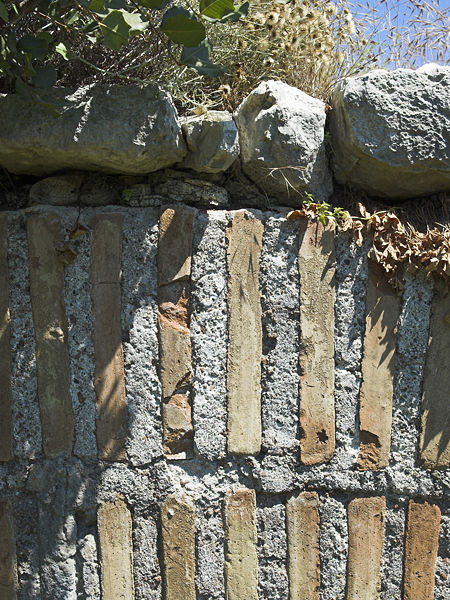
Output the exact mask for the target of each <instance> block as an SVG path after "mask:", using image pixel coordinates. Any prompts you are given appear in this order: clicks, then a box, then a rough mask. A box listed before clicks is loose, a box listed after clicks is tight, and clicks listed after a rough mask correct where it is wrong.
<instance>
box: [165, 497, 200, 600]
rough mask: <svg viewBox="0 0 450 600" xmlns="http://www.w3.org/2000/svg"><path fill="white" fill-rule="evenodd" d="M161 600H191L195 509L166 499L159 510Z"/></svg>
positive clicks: (193, 573)
mask: <svg viewBox="0 0 450 600" xmlns="http://www.w3.org/2000/svg"><path fill="white" fill-rule="evenodd" d="M161 531H162V551H163V577H164V585H165V590H166V595H165V600H180V599H183V600H195V598H196V595H195V508H194V506H193V505H192V503H191V502H190V501H188V500H187V499H185V498H176V497H175V496H169V497H168V498H167V499H166V500H165V502H164V504H163V506H162V508H161Z"/></svg>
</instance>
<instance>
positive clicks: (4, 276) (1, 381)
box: [0, 215, 13, 461]
mask: <svg viewBox="0 0 450 600" xmlns="http://www.w3.org/2000/svg"><path fill="white" fill-rule="evenodd" d="M7 255H8V219H7V217H6V215H0V461H7V460H12V459H13V438H12V412H11V347H10V343H9V341H10V340H9V337H10V323H9V322H10V316H9V301H8V256H7Z"/></svg>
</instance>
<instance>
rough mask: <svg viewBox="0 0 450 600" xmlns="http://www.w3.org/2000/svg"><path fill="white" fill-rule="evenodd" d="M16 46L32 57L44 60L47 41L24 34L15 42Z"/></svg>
mask: <svg viewBox="0 0 450 600" xmlns="http://www.w3.org/2000/svg"><path fill="white" fill-rule="evenodd" d="M17 48H18V49H19V50H22V52H26V53H27V54H31V56H32V58H34V59H36V60H44V58H45V57H46V56H47V52H48V42H47V40H45V39H42V38H37V37H33V36H31V35H24V36H23V37H22V38H20V40H19V41H18V42H17Z"/></svg>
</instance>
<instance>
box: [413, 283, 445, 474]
mask: <svg viewBox="0 0 450 600" xmlns="http://www.w3.org/2000/svg"><path fill="white" fill-rule="evenodd" d="M431 310H432V312H431V324H430V337H429V340H428V351H427V358H426V363H425V369H424V376H423V377H424V379H423V397H422V431H421V435H420V448H419V458H420V460H421V461H422V463H423V464H424V466H426V467H428V468H432V469H433V468H444V469H445V468H448V467H450V401H449V390H450V369H449V368H447V367H446V366H444V365H443V361H446V358H447V357H448V356H450V294H449V295H447V296H441V295H440V294H439V293H438V292H436V294H435V296H434V299H433V304H432V309H431Z"/></svg>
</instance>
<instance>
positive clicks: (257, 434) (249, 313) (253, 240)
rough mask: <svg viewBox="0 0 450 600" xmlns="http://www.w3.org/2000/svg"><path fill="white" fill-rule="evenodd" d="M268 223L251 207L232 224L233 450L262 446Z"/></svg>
mask: <svg viewBox="0 0 450 600" xmlns="http://www.w3.org/2000/svg"><path fill="white" fill-rule="evenodd" d="M263 230H264V225H263V223H262V222H261V221H259V220H258V219H255V218H252V217H250V215H249V213H247V212H245V211H239V212H236V213H235V215H234V219H233V224H232V225H231V227H229V228H228V229H227V238H228V248H227V261H228V275H229V280H228V313H229V322H228V337H229V343H228V377H227V387H228V452H229V453H230V454H258V453H259V451H260V448H261V382H260V380H261V354H262V326H261V302H260V292H259V259H260V254H261V246H262V235H263Z"/></svg>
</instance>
